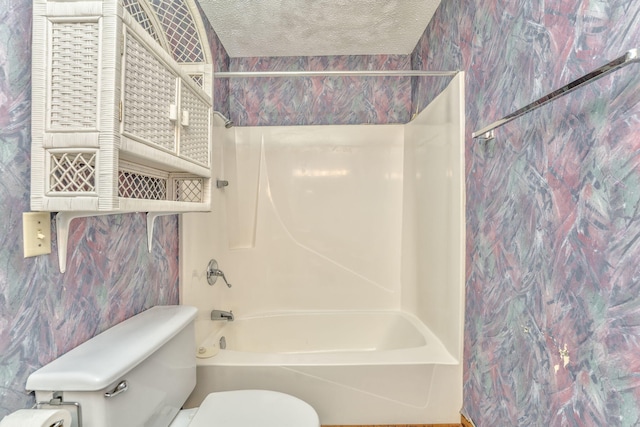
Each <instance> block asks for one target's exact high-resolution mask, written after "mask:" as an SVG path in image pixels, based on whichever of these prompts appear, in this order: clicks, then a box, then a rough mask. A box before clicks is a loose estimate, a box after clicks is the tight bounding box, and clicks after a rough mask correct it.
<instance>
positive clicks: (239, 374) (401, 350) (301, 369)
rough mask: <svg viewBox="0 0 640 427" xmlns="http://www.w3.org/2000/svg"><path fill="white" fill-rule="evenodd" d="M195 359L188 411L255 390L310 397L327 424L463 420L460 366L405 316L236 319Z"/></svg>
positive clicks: (209, 340)
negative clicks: (211, 397)
mask: <svg viewBox="0 0 640 427" xmlns="http://www.w3.org/2000/svg"><path fill="white" fill-rule="evenodd" d="M215 323H216V324H215V325H213V326H220V324H218V322H215ZM204 325H207V324H206V323H204V324H199V325H198V327H202V326H204ZM208 325H209V326H211V323H209V324H208ZM223 336H224V338H225V341H226V346H227V347H226V349H224V350H222V349H219V342H220V339H221V338H222V337H223ZM199 353H200V354H199V356H200V358H198V362H197V364H198V378H197V386H196V389H195V390H194V392H193V394H192V395H191V397H190V398H189V400H188V402H187V407H189V406H197V405H199V404H200V402H201V401H202V399H203V398H204V397H205V396H206V395H207V394H208V393H210V392H212V391H223V390H234V389H247V388H258V389H270V390H276V391H281V392H284V393H289V394H292V395H294V396H297V397H300V398H301V399H303V400H306V401H307V402H309V403H310V404H311V405H312V406H313V407H314V408H315V409H316V410H317V411H318V414H319V415H320V421H321V423H322V424H323V425H338V424H343V425H344V424H407V423H420V424H426V423H456V422H459V420H460V415H459V411H460V403H461V396H459V395H458V394H459V390H460V387H459V384H457V382H461V381H462V378H461V367H460V363H459V361H458V360H456V358H454V357H453V356H452V355H451V354H450V353H449V352H448V351H447V350H446V349H445V347H444V346H443V345H442V343H441V342H440V340H439V339H438V338H437V337H436V336H435V335H434V334H433V333H432V332H431V331H430V330H429V329H428V328H426V327H425V326H424V325H423V324H422V323H421V322H420V321H419V320H418V319H417V318H416V317H414V316H412V315H409V314H406V313H402V312H397V311H357V312H313V313H309V312H304V313H288V314H282V313H281V314H268V315H263V316H259V317H244V318H243V317H240V318H236V320H235V321H233V322H229V323H226V324H222V328H219V329H218V330H215V331H213V332H211V333H210V334H209V335H208V336H207V337H206V338H204V340H202V342H201V343H200V349H199ZM203 356H204V357H203ZM208 356H210V357H208ZM448 385H451V387H448Z"/></svg>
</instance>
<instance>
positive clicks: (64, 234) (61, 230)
mask: <svg viewBox="0 0 640 427" xmlns="http://www.w3.org/2000/svg"><path fill="white" fill-rule="evenodd" d="M123 213H133V212H123V211H116V212H111V211H108V212H107V211H105V212H96V211H70V212H66V211H65V212H58V213H57V214H56V236H57V240H58V266H59V267H60V273H64V272H65V271H66V270H67V250H68V246H69V227H70V225H71V221H73V220H74V219H76V218H87V217H92V216H104V215H116V214H123ZM178 214H179V212H147V213H146V215H147V247H148V249H149V253H151V249H152V248H153V229H154V223H155V221H156V218H157V217H159V216H165V215H178Z"/></svg>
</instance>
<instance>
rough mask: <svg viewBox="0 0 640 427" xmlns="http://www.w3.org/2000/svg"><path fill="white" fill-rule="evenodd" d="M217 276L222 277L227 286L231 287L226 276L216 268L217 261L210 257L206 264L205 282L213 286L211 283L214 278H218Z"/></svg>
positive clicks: (214, 281) (214, 280)
mask: <svg viewBox="0 0 640 427" xmlns="http://www.w3.org/2000/svg"><path fill="white" fill-rule="evenodd" d="M218 277H222V280H224V283H226V284H227V287H229V288H230V287H231V283H229V282H227V278H226V277H224V273H223V271H222V270H220V269H219V268H218V262H217V261H216V260H215V259H212V260H211V261H209V265H207V283H209V285H211V286H213V284H214V283H216V280H218Z"/></svg>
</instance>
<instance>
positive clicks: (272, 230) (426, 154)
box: [180, 73, 464, 425]
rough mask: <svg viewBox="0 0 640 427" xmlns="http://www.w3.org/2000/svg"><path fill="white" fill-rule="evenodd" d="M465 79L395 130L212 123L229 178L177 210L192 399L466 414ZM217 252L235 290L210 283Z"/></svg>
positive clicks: (353, 419) (421, 415) (411, 416)
mask: <svg viewBox="0 0 640 427" xmlns="http://www.w3.org/2000/svg"><path fill="white" fill-rule="evenodd" d="M463 82H464V75H463V73H458V74H457V75H456V76H455V77H453V78H452V79H451V81H450V82H449V84H448V86H447V88H446V89H444V90H443V91H442V93H441V94H440V95H438V96H437V97H436V98H435V99H434V100H433V101H432V102H431V103H430V104H429V105H428V106H427V107H426V108H425V109H424V110H423V111H422V112H421V113H420V114H418V115H417V116H416V117H415V118H414V119H413V120H412V121H411V122H409V123H408V124H405V125H335V126H334V125H330V126H329V125H327V126H261V127H237V126H236V127H231V128H229V127H225V126H224V122H225V119H223V118H222V117H216V118H215V119H214V129H215V132H216V134H217V138H214V141H215V142H216V143H215V144H214V152H213V159H214V162H215V163H216V169H217V173H218V176H217V179H219V180H224V182H225V183H228V185H225V186H224V187H221V188H216V189H213V197H212V206H214V208H213V211H212V212H210V213H197V214H195V213H194V214H184V215H182V216H181V220H180V221H181V222H180V228H181V233H180V234H181V244H180V250H181V254H180V262H181V268H180V270H181V280H180V283H181V289H180V292H181V298H182V299H181V303H183V304H186V305H193V306H196V307H198V313H199V314H198V318H197V321H196V340H197V343H198V348H197V349H195V351H196V356H197V385H196V389H195V390H194V392H193V393H192V395H191V397H190V398H189V400H188V401H187V405H186V406H187V407H190V406H197V405H199V404H200V402H201V401H202V399H203V398H204V397H205V396H206V395H207V394H208V393H210V392H213V391H224V390H234V389H270V390H276V391H281V392H284V393H288V394H291V395H294V396H297V397H299V398H301V399H303V400H305V401H307V402H309V403H310V404H311V405H312V406H313V407H314V408H315V409H316V411H317V412H318V414H319V416H320V421H321V423H322V424H323V425H349V424H361V425H363V424H364V425H379V424H430V423H433V424H439V423H443V424H444V423H458V422H459V421H460V409H461V407H462V364H461V361H462V348H463V320H464V319H463V309H464V179H463V173H464V148H463V147H464V117H463V116H464V114H463V110H464V108H463V104H464V103H463V99H464V96H463V93H464V87H463ZM211 259H215V260H216V263H215V265H217V266H218V267H216V268H217V269H219V271H218V272H219V273H220V274H224V275H225V276H226V278H225V280H224V282H226V281H227V279H228V281H229V282H230V283H233V286H225V285H224V283H223V282H222V281H220V282H219V283H218V284H214V285H213V286H210V285H209V284H208V283H207V273H206V270H207V268H206V267H207V265H208V264H209V263H210V261H211ZM222 271H224V273H222ZM213 310H215V313H216V316H213V317H214V318H215V320H212V315H211V312H212V311H213ZM230 312H232V313H233V314H231V313H230ZM220 313H224V314H225V315H224V316H220V315H219V314H220Z"/></svg>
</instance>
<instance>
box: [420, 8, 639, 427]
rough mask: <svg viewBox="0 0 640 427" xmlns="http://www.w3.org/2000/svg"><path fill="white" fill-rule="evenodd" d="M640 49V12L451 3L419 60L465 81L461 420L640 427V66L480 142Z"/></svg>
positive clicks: (428, 33) (494, 423)
mask: <svg viewBox="0 0 640 427" xmlns="http://www.w3.org/2000/svg"><path fill="white" fill-rule="evenodd" d="M639 44H640V3H638V2H633V1H593V0H591V1H578V0H568V1H562V2H545V1H531V0H515V1H510V2H506V1H497V0H489V1H480V0H462V1H460V0H457V1H454V0H443V2H442V4H441V6H440V8H439V10H438V11H437V13H436V16H435V17H434V20H433V21H432V22H431V24H430V26H429V27H428V28H427V30H426V31H425V34H424V36H423V38H422V39H421V41H420V42H419V43H418V46H417V47H416V50H415V51H414V54H413V56H412V61H413V63H414V64H418V65H419V66H420V68H422V69H439V68H450V67H456V68H458V69H462V70H464V71H466V73H467V74H466V85H467V86H466V90H467V93H466V104H467V106H466V111H467V115H466V120H467V147H466V191H467V206H466V215H467V266H466V277H467V283H466V286H467V292H466V326H465V357H464V367H465V376H464V408H463V412H464V413H465V414H466V415H468V416H469V417H470V418H471V419H472V420H473V421H474V422H475V423H476V425H478V426H512V425H520V426H632V425H638V424H639V423H640V376H639V374H638V373H639V372H640V326H639V325H640V296H639V291H640V267H638V265H639V264H638V261H637V260H638V259H640V240H639V239H638V237H639V236H640V216H639V215H638V212H639V211H640V137H638V132H639V131H640V105H639V104H638V102H639V101H640V90H638V88H639V87H640V73H639V72H638V71H639V68H638V67H640V65H631V66H629V67H627V68H625V69H623V70H620V71H617V72H616V73H615V74H614V75H612V76H611V77H606V78H603V79H602V80H600V81H598V82H596V83H593V84H591V85H590V86H588V87H586V88H583V89H580V90H578V91H576V92H574V93H573V94H570V95H567V96H566V97H564V98H561V99H560V100H558V101H555V102H554V103H553V104H550V105H548V106H545V107H543V108H541V109H539V110H537V111H536V112H534V113H531V114H530V115H527V116H525V117H522V118H520V119H518V120H516V121H514V122H512V123H510V124H508V125H505V126H503V127H501V128H500V129H498V130H497V131H496V136H497V137H496V139H495V140H494V141H493V142H489V143H483V142H480V141H478V140H475V141H474V140H472V139H471V137H470V134H471V132H473V131H475V130H477V129H480V128H482V127H484V126H485V125H487V124H489V123H491V122H493V121H494V120H496V119H498V118H500V117H502V116H504V115H506V114H509V113H511V112H512V111H515V110H516V109H518V108H520V107H522V106H524V105H526V104H527V103H529V102H531V101H533V100H534V99H536V98H538V97H541V96H543V95H545V94H546V93H548V92H550V91H552V90H554V89H557V88H558V87H560V86H562V85H564V84H566V83H568V82H569V81H571V80H573V79H575V78H578V77H580V76H582V75H583V74H585V73H587V72H589V71H591V70H592V69H595V68H597V67H599V66H601V65H603V64H605V63H606V62H608V61H610V60H612V59H614V58H617V57H618V56H620V55H622V54H623V53H624V52H625V51H626V50H629V49H632V48H635V47H637V46H638V45H639ZM432 67H433V68H432ZM414 92H415V93H416V96H428V93H427V91H426V89H422V88H416V90H415V91H414ZM420 92H422V94H420Z"/></svg>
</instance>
